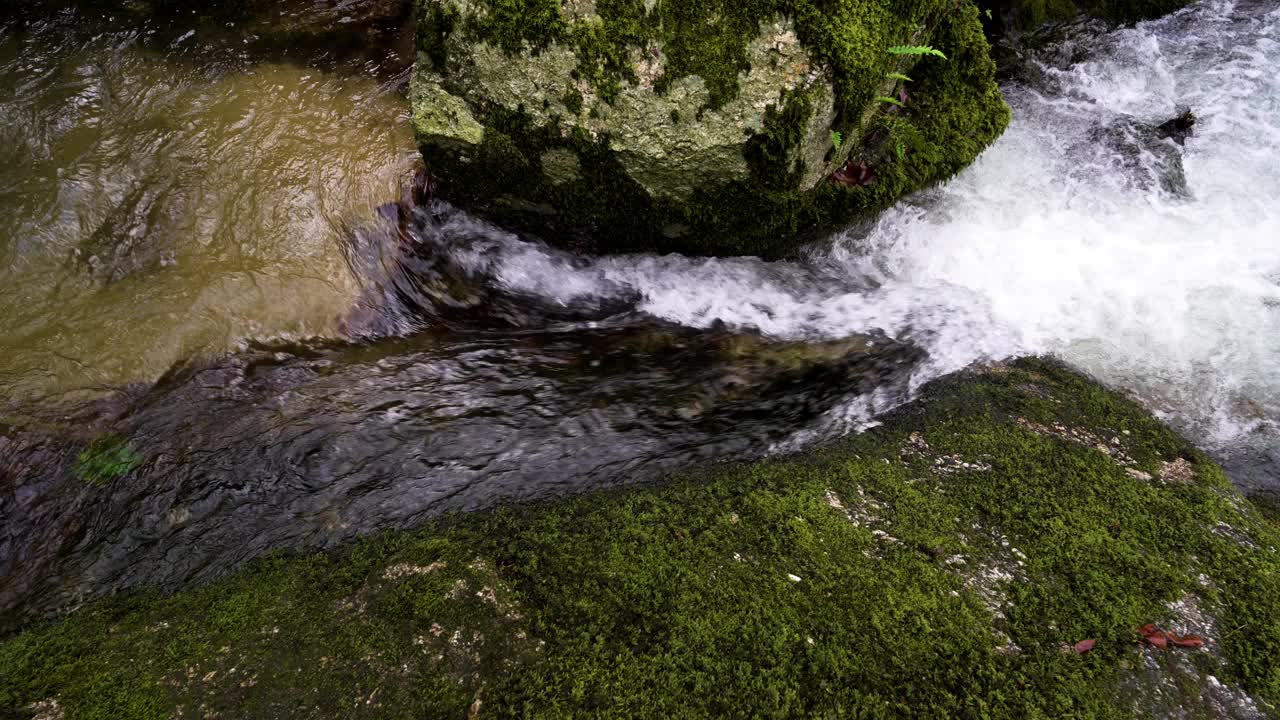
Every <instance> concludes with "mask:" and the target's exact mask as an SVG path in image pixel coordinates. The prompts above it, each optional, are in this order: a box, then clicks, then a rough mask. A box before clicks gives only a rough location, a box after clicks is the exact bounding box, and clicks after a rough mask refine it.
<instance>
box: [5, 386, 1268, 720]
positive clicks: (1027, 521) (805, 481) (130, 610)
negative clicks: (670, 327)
mask: <svg viewBox="0 0 1280 720" xmlns="http://www.w3.org/2000/svg"><path fill="white" fill-rule="evenodd" d="M1278 545H1280V528H1278V527H1277V525H1276V524H1275V521H1274V520H1269V519H1268V518H1267V517H1265V516H1264V515H1263V514H1262V513H1260V512H1259V511H1258V510H1257V509H1256V508H1254V507H1253V506H1252V505H1251V504H1250V503H1249V502H1248V501H1246V500H1244V499H1243V498H1241V497H1240V496H1239V495H1238V494H1236V493H1235V491H1234V490H1232V488H1231V486H1230V485H1229V484H1228V482H1227V479H1226V478H1225V477H1224V476H1223V474H1222V472H1221V470H1220V469H1219V468H1218V467H1217V466H1215V465H1214V464H1213V463H1212V462H1210V461H1209V460H1208V459H1206V458H1205V457H1204V456H1203V455H1201V454H1200V453H1199V452H1197V451H1196V450H1195V449H1193V448H1191V447H1189V446H1188V445H1187V444H1186V443H1185V442H1184V441H1182V440H1181V439H1180V438H1178V437H1177V436H1176V435H1174V434H1173V433H1171V432H1170V431H1169V430H1168V429H1166V428H1165V427H1163V426H1162V425H1161V424H1160V423H1159V422H1157V421H1156V420H1155V419H1153V418H1152V417H1151V416H1150V415H1148V414H1146V413H1145V412H1143V411H1142V410H1140V409H1139V408H1137V407H1136V406H1134V405H1133V404H1132V403H1130V402H1129V401H1127V400H1124V399H1122V398H1120V397H1118V396H1116V395H1114V394H1111V393H1109V392H1106V391H1104V390H1102V389H1101V388H1099V387H1097V386H1096V385H1094V384H1093V383H1091V382H1089V381H1088V380H1086V379H1084V378H1082V377H1080V376H1078V375H1075V374H1074V373H1072V372H1069V371H1067V370H1064V369H1062V368H1061V367H1058V366H1056V365H1053V364H1050V363H1045V362H1040V361H1023V362H1019V363H1016V364H1014V365H1010V366H999V367H995V368H991V369H988V370H986V371H983V372H982V373H979V374H966V375H961V376H957V377H953V378H951V379H948V380H945V381H942V382H940V383H938V384H936V385H934V386H933V387H931V388H930V389H928V390H927V392H926V397H925V399H924V400H922V401H919V402H916V403H913V404H912V405H910V406H908V407H906V408H904V409H903V410H901V411H899V412H897V413H895V414H893V415H891V416H890V417H888V418H886V421H885V424H884V425H883V426H881V427H879V428H876V429H875V430H872V431H870V432H868V433H866V434H864V435H861V436H857V437H854V438H850V439H849V440H846V441H843V442H841V443H838V444H836V445H834V446H830V447H828V448H825V449H822V450H819V451H816V452H812V453H809V454H805V455H799V456H793V457H786V458H779V459H774V460H769V461H765V462H759V463H754V464H742V465H727V466H721V467H717V468H713V469H712V470H710V471H709V472H699V473H694V474H690V475H687V476H685V477H681V478H676V479H674V480H672V481H671V482H669V483H667V484H664V485H660V486H653V487H646V488H639V489H637V488H632V489H628V490H618V491H610V492H605V493H601V494H597V495H593V496H586V497H581V498H577V499H568V500H562V501H558V502H555V503H551V504H548V505H544V506H538V507H533V508H529V507H524V508H513V509H509V510H504V511H498V512H486V513H479V514H474V515H470V516H465V517H461V518H456V519H454V520H452V521H449V522H442V523H437V524H434V525H431V526H429V527H427V528H424V529H423V530H421V531H419V532H417V533H413V534H397V535H386V536H383V537H379V538H375V539H371V540H367V541H365V542H362V543H360V544H358V545H357V546H355V547H354V548H351V549H349V550H347V551H344V552H342V553H339V554H332V555H328V554H306V555H301V556H293V557H284V556H281V557H277V558H274V559H271V560H267V561H259V562H257V563H255V564H253V565H252V567H251V569H249V570H247V571H245V572H242V573H240V574H239V575H237V576H235V577H232V578H229V579H227V580H224V581H220V582H218V583H215V584H213V585H209V586H206V587H202V588H198V589H194V590H190V591H187V592H184V593H180V594H178V595H176V596H172V597H161V596H155V595H135V596H132V597H125V598H119V599H115V600H111V601H108V602H101V603H96V604H92V605H90V606H88V607H86V608H83V609H81V610H79V611H77V612H76V613H74V614H72V615H71V616H70V617H69V618H66V619H65V620H63V621H60V622H56V623H50V624H45V625H40V626H36V627H31V628H29V629H27V630H26V631H25V632H23V633H22V634H19V635H16V636H13V637H10V638H8V639H7V640H5V641H3V642H2V643H0V715H3V713H4V712H5V711H6V710H9V711H11V712H14V713H16V714H17V716H19V717H21V716H29V715H30V714H32V713H33V712H36V713H40V714H41V717H63V715H59V714H57V713H65V717H67V718H74V717H93V718H113V719H115V718H152V717H154V718H161V717H194V716H199V717H213V716H218V717H235V718H300V717H306V718H331V717H350V718H357V717H371V718H372V717H377V718H391V717H405V718H453V717H456V718H463V717H547V718H552V717H554V718H564V717H618V718H646V717H652V718H663V719H665V718H673V717H679V718H692V717H734V718H738V717H744V718H745V717H780V718H789V717H796V718H814V717H819V718H843V717H1006V718H1028V717H1082V718H1083V717H1089V718H1093V717H1117V718H1121V717H1135V716H1137V717H1153V718H1168V717H1188V718H1190V717H1211V718H1258V717H1267V716H1273V717H1274V716H1275V715H1274V714H1275V710H1276V705H1275V704H1276V703H1277V702H1280V553H1278V551H1277V546H1278ZM1148 624H1154V625H1155V626H1157V627H1158V628H1159V629H1160V630H1161V631H1167V632H1170V633H1172V634H1173V637H1174V638H1175V639H1177V640H1178V641H1181V642H1183V643H1184V644H1187V645H1195V644H1197V638H1198V639H1199V641H1202V643H1203V646H1202V647H1199V648H1196V647H1173V646H1170V647H1167V648H1164V649H1161V648H1159V647H1156V646H1154V645H1152V644H1151V643H1150V642H1149V641H1144V640H1143V634H1142V633H1141V632H1140V628H1143V627H1144V626H1146V625H1148ZM1149 634H1150V633H1149ZM1088 641H1092V642H1088Z"/></svg>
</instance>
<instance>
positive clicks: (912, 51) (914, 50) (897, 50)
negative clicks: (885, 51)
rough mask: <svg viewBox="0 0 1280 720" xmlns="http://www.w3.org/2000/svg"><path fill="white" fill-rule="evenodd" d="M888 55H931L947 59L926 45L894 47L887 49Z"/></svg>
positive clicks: (940, 52) (938, 51)
mask: <svg viewBox="0 0 1280 720" xmlns="http://www.w3.org/2000/svg"><path fill="white" fill-rule="evenodd" d="M889 54H890V55H932V56H934V57H939V58H942V59H943V60H946V59H947V56H946V55H944V54H943V53H942V51H941V50H938V49H936V48H932V47H929V46H928V45H895V46H893V47H891V48H889Z"/></svg>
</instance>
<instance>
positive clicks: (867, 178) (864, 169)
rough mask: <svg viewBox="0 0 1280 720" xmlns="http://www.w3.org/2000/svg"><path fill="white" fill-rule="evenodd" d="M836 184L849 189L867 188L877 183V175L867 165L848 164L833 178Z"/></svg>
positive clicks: (859, 163) (850, 162)
mask: <svg viewBox="0 0 1280 720" xmlns="http://www.w3.org/2000/svg"><path fill="white" fill-rule="evenodd" d="M831 179H832V180H833V181H834V182H837V183H839V184H841V185H845V186H848V187H866V186H868V185H871V184H873V183H875V181H876V173H875V171H874V170H872V169H871V168H870V167H869V166H868V165H867V164H866V163H862V162H858V163H855V162H853V161H852V160H850V161H849V162H846V163H845V164H844V166H843V167H841V168H840V169H839V170H837V171H835V173H834V174H833V175H832V176H831Z"/></svg>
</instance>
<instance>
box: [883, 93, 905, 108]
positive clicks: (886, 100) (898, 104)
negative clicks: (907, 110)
mask: <svg viewBox="0 0 1280 720" xmlns="http://www.w3.org/2000/svg"><path fill="white" fill-rule="evenodd" d="M876 100H878V101H880V102H886V103H890V104H892V105H897V106H898V107H900V108H904V107H906V105H903V104H902V102H901V101H899V100H895V99H894V98H891V97H885V96H884V95H881V96H879V97H877V98H876Z"/></svg>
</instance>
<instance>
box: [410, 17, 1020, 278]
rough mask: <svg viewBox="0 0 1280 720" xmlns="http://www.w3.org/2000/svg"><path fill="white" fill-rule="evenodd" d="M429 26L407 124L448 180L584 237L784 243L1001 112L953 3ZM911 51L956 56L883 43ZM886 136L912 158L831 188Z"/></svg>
mask: <svg viewBox="0 0 1280 720" xmlns="http://www.w3.org/2000/svg"><path fill="white" fill-rule="evenodd" d="M418 22H419V27H418V47H419V55H418V61H417V64H416V70H415V75H414V79H413V82H412V93H411V94H412V103H413V123H414V127H415V130H416V131H417V135H418V141H419V143H420V145H421V146H422V150H423V153H424V155H425V157H426V159H427V163H428V166H429V167H430V169H431V171H432V173H433V174H434V175H436V176H437V177H438V178H439V180H440V184H439V188H440V191H441V193H442V194H443V195H444V196H445V197H447V198H449V199H451V200H452V201H454V202H457V203H458V204H460V205H462V206H464V207H466V208H468V209H471V210H476V211H479V212H481V213H483V214H485V215H487V216H489V217H490V218H492V219H495V220H497V221H499V222H500V223H504V224H507V225H509V226H512V227H515V228H518V229H524V230H530V231H533V232H535V233H545V234H546V236H547V237H548V238H549V239H553V238H554V239H560V240H562V241H566V242H568V243H570V244H571V245H575V246H576V247H578V248H580V249H588V250H593V251H624V250H637V249H645V250H654V249H658V250H672V249H675V250H681V251H686V252H694V253H705V254H766V255H776V254H780V253H782V252H785V251H787V250H788V249H790V248H791V247H794V246H795V244H796V243H797V241H798V239H797V235H798V234H799V235H803V233H804V232H805V231H811V230H814V229H817V228H821V227H825V226H829V225H831V224H833V223H840V222H844V221H847V220H849V219H850V218H851V217H853V216H854V215H856V214H857V213H859V212H862V211H866V210H871V209H878V208H880V207H883V206H885V205H887V204H889V203H891V202H893V201H894V200H895V199H897V198H898V197H899V196H901V195H902V194H903V193H905V192H908V191H910V190H913V189H916V188H919V187H921V186H922V185H925V184H927V183H930V182H933V181H937V180H941V179H944V178H946V177H948V176H949V175H951V174H952V173H954V172H956V171H957V170H959V169H960V168H962V167H964V166H965V165H966V164H968V163H969V162H970V161H971V160H972V159H973V158H974V157H975V156H976V155H977V154H978V152H980V151H981V150H982V149H983V148H984V147H985V146H986V145H987V144H989V143H990V142H991V141H992V140H994V139H995V137H996V136H997V135H999V133H1000V132H1001V131H1002V130H1003V129H1004V127H1005V125H1006V124H1007V122H1008V109H1007V108H1006V107H1005V106H1004V103H1003V101H1002V100H1001V98H1000V95H999V91H998V90H997V88H996V86H995V84H994V80H993V77H994V69H993V65H992V63H991V60H990V58H989V56H988V46H987V44H986V41H985V39H984V38H983V36H982V32H981V27H980V23H979V21H978V16H977V11H976V9H975V8H974V7H973V6H972V5H970V4H957V3H954V2H952V0H930V1H928V2H920V3H914V4H910V5H909V6H903V5H902V4H901V3H896V2H888V1H886V0H865V1H864V2H859V3H855V4H853V5H850V6H848V7H844V6H842V7H841V8H840V9H838V10H831V9H824V8H822V7H820V6H819V5H817V4H815V3H813V2H811V1H810V0H790V1H789V2H784V3H780V4H779V5H777V6H776V7H772V6H771V7H770V8H769V9H767V10H765V9H761V8H759V7H756V6H738V5H734V4H730V5H726V6H724V7H714V6H710V5H706V4H705V3H700V2H694V1H693V0H674V1H672V2H663V3H641V2H639V1H638V0H632V1H631V2H617V3H594V2H578V1H577V0H563V1H562V0H537V1H533V0H530V1H528V2H522V3H516V4H510V3H498V2H492V0H480V1H479V2H471V1H469V0H467V1H464V0H419V7H418ZM911 45H915V46H925V45H932V46H934V47H936V48H937V49H939V50H940V51H941V52H943V53H945V55H946V57H947V59H942V58H940V57H934V56H930V55H923V56H922V55H913V54H895V53H892V52H890V48H893V47H895V46H911ZM908 73H909V75H910V77H911V78H912V80H911V81H910V82H909V83H908V81H905V80H902V79H895V78H893V77H890V75H891V74H897V75H902V76H905V74H908ZM904 83H908V84H910V86H911V91H910V93H909V96H908V94H906V93H901V94H900V91H901V90H902V88H901V85H903V84H904ZM882 97H895V98H897V97H903V98H906V97H909V101H908V102H903V101H901V100H899V101H898V102H899V103H901V104H902V105H903V106H904V107H899V106H898V105H895V104H893V103H889V102H886V101H884V100H882V99H880V98H882ZM886 108H893V109H894V111H895V113H896V114H892V113H887V112H885V109H886ZM878 130H879V131H882V132H884V131H891V132H892V133H893V134H894V135H895V137H896V138H897V144H899V145H900V146H902V148H903V152H900V153H897V155H896V156H894V155H892V154H891V155H889V156H887V157H876V158H875V161H876V163H877V164H878V165H879V167H877V168H876V172H875V175H876V178H877V180H876V182H875V183H867V184H865V185H854V186H851V185H849V184H848V183H833V182H831V181H830V180H829V178H831V176H832V175H833V174H835V173H836V172H837V171H838V170H840V169H841V168H842V167H843V166H845V164H846V162H848V161H849V160H850V159H851V158H856V157H858V156H860V155H861V154H862V153H863V152H864V139H865V138H867V137H868V136H870V135H871V134H872V133H873V132H876V131H878ZM907 150H909V151H910V152H907ZM565 238H568V240H564V239H565ZM801 239H803V238H801Z"/></svg>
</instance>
